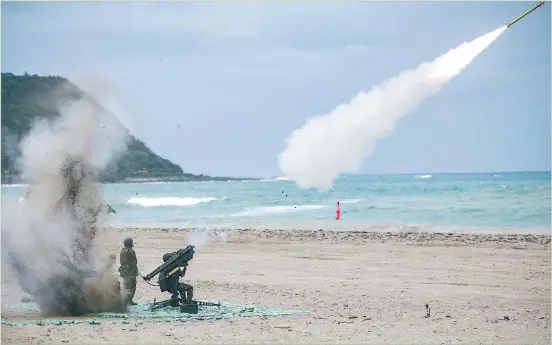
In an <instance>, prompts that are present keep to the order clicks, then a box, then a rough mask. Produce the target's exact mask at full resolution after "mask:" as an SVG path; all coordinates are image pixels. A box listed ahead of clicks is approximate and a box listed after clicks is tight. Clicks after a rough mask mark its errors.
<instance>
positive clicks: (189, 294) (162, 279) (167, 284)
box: [159, 253, 194, 307]
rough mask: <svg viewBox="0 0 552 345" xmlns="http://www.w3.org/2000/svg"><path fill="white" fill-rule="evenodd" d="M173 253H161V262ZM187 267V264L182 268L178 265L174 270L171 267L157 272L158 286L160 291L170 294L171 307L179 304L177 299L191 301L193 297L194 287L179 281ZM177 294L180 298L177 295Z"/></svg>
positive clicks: (165, 260)
mask: <svg viewBox="0 0 552 345" xmlns="http://www.w3.org/2000/svg"><path fill="white" fill-rule="evenodd" d="M175 254H176V253H166V254H165V255H163V262H167V261H168V260H169V259H170V258H171V257H173V255H175ZM187 267H188V264H186V265H185V266H184V267H183V268H180V267H178V268H177V269H176V270H175V269H172V270H165V271H161V272H159V287H160V289H161V292H165V291H167V292H170V293H171V294H172V295H171V300H172V301H171V306H173V307H178V306H179V300H182V301H191V300H192V299H193V294H194V288H193V287H192V286H191V285H189V284H185V283H181V282H179V279H180V278H181V277H184V275H185V274H186V269H187ZM171 273H172V274H171ZM179 295H180V298H179V297H178V296H179Z"/></svg>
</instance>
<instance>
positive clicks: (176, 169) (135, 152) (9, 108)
mask: <svg viewBox="0 0 552 345" xmlns="http://www.w3.org/2000/svg"><path fill="white" fill-rule="evenodd" d="M61 86H63V87H61ZM83 95H84V92H82V91H81V90H80V89H79V88H77V87H76V86H75V85H74V84H71V83H70V82H68V81H67V80H66V79H64V78H61V77H52V76H50V77H41V76H36V75H27V74H25V75H21V76H17V75H13V74H11V73H2V122H1V123H2V184H5V183H18V182H19V179H18V175H19V172H18V171H17V166H16V164H15V160H16V157H18V156H19V154H20V152H18V145H17V144H18V143H19V141H20V140H21V139H22V138H23V137H24V136H25V135H26V134H27V133H28V131H29V130H30V129H31V126H32V124H33V122H34V121H35V120H36V119H38V118H53V117H56V116H59V114H58V113H57V111H56V110H55V109H56V107H55V102H56V100H59V99H67V98H68V99H78V98H82V97H83ZM37 100H40V101H37ZM152 179H158V180H173V181H174V180H176V181H197V180H228V179H229V178H221V177H210V176H205V175H195V174H187V173H184V172H183V171H182V168H181V167H180V166H178V165H176V164H174V163H172V162H170V161H169V160H167V159H164V158H162V157H160V156H158V155H156V154H155V153H154V152H152V151H151V150H150V149H149V148H148V147H147V146H146V145H145V144H144V143H143V142H142V141H140V140H138V139H136V138H135V137H134V136H132V135H131V139H130V143H129V145H128V150H127V152H126V153H125V154H124V155H123V156H122V157H121V158H119V159H118V160H117V161H116V162H115V163H114V164H113V166H112V167H111V168H109V169H108V171H107V172H105V173H104V174H103V176H102V180H103V181H104V182H121V181H136V180H152Z"/></svg>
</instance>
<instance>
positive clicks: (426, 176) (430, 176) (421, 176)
mask: <svg viewBox="0 0 552 345" xmlns="http://www.w3.org/2000/svg"><path fill="white" fill-rule="evenodd" d="M414 177H415V178H432V177H433V175H416V176H414Z"/></svg>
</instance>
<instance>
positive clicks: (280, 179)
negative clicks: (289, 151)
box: [261, 176, 291, 182]
mask: <svg viewBox="0 0 552 345" xmlns="http://www.w3.org/2000/svg"><path fill="white" fill-rule="evenodd" d="M275 181H291V179H289V178H288V177H285V176H282V177H274V178H266V179H262V180H261V182H275Z"/></svg>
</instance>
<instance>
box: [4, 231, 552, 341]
mask: <svg viewBox="0 0 552 345" xmlns="http://www.w3.org/2000/svg"><path fill="white" fill-rule="evenodd" d="M188 232H189V231H188V230H185V229H102V231H101V234H100V237H99V248H100V249H101V250H102V251H105V252H106V253H107V252H109V253H118V251H119V250H120V247H121V245H122V241H123V239H124V238H125V237H133V238H134V243H135V250H136V253H137V256H138V267H139V269H140V272H141V273H142V274H143V275H145V274H147V273H149V272H150V271H151V270H153V269H154V268H156V267H157V266H158V265H159V264H160V263H161V257H162V255H163V254H164V253H165V252H168V251H171V250H175V249H179V248H183V247H185V246H186V245H187V244H188V238H187V237H188V235H187V234H188ZM219 233H220V234H222V235H221V236H212V237H211V241H209V242H208V243H205V244H203V245H198V246H197V248H196V255H195V257H194V259H193V261H192V262H191V263H190V267H189V269H188V274H187V275H186V279H185V281H186V282H188V283H191V284H192V285H194V288H195V297H196V298H197V299H207V300H220V301H225V302H231V303H236V304H249V305H257V306H263V307H272V308H280V309H301V310H306V311H309V312H310V313H309V314H303V315H294V316H283V317H251V318H241V319H230V320H202V321H187V322H169V323H151V324H136V323H135V322H133V321H132V320H131V322H130V323H129V324H118V323H117V324H111V323H102V324H99V325H89V324H79V325H62V326H37V325H29V326H5V325H3V326H2V341H3V342H6V343H62V342H68V343H135V344H144V343H174V342H175V341H176V342H180V343H183V342H186V343H250V344H252V343H276V342H278V343H372V342H375V343H403V344H406V343H409V344H413V343H417V344H421V343H424V344H448V343H454V344H457V343H471V344H473V343H485V344H521V343H524V344H549V343H550V341H551V337H550V235H512V234H507V235H492V234H461V233H417V232H411V233H406V232H397V233H393V232H389V233H375V232H331V231H255V230H251V231H246V230H234V231H226V232H222V231H220V232H219ZM190 238H192V237H190ZM193 238H195V241H197V236H194V237H193ZM198 244H200V243H198ZM116 268H117V267H114V270H116ZM13 285H14V283H13V279H12V278H11V276H10V275H9V272H6V271H5V270H3V272H2V305H3V306H2V318H3V319H4V320H10V321H17V320H18V319H22V318H27V317H32V316H39V315H38V314H34V315H33V313H32V312H27V313H25V315H21V314H19V315H18V314H16V313H15V312H14V310H13V309H8V308H5V305H6V304H10V303H20V300H21V298H22V297H24V296H25V295H24V294H23V293H22V292H21V291H19V290H18V289H17V288H13ZM153 298H157V299H164V298H166V295H165V294H162V293H161V292H160V291H159V288H157V287H153V286H150V285H148V284H146V283H145V282H144V281H142V280H141V279H139V281H138V286H137V292H136V300H137V301H149V300H152V299H153ZM426 304H428V305H429V307H430V310H431V313H430V316H429V317H426V307H425V305H426ZM281 326H284V327H283V328H282V327H281Z"/></svg>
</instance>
